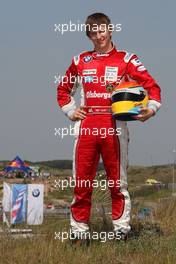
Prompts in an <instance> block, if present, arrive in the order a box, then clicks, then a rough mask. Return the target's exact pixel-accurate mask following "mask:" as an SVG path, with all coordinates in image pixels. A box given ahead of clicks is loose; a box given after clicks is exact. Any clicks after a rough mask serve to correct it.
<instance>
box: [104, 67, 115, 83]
mask: <svg viewBox="0 0 176 264" xmlns="http://www.w3.org/2000/svg"><path fill="white" fill-rule="evenodd" d="M117 76H118V67H111V66H106V68H105V80H106V81H109V82H115V81H116V80H117Z"/></svg>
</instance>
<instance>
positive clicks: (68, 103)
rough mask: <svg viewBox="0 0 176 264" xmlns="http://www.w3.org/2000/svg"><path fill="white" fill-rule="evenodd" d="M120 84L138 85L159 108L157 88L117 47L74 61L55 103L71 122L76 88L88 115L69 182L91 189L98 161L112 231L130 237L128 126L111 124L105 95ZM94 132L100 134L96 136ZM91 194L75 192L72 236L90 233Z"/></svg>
mask: <svg viewBox="0 0 176 264" xmlns="http://www.w3.org/2000/svg"><path fill="white" fill-rule="evenodd" d="M122 80H135V81H137V82H138V83H139V84H140V85H141V86H142V87H143V88H144V89H146V90H147V91H148V95H149V103H148V107H149V108H151V109H153V111H154V112H156V111H157V110H158V109H159V108H160V88H159V86H158V84H157V83H156V81H155V80H154V79H153V78H152V77H151V75H150V74H149V73H148V71H147V70H146V69H145V67H144V65H143V64H142V63H141V62H140V61H139V59H138V57H137V56H136V55H134V54H129V53H128V52H126V51H119V50H117V49H116V48H115V47H113V48H112V50H110V51H109V52H107V53H98V52H95V51H87V52H84V53H82V54H80V55H79V56H75V57H74V58H73V60H72V63H71V65H70V67H69V68H68V70H67V71H66V74H65V76H64V78H63V80H62V82H61V83H60V84H59V85H58V88H57V100H58V104H59V106H60V107H61V108H62V110H63V112H64V113H65V114H66V115H67V116H68V117H70V116H71V115H72V114H73V112H74V111H75V109H76V105H75V101H74V99H73V94H74V92H75V87H76V86H78V85H77V83H79V86H81V105H83V106H84V107H85V108H84V109H85V110H86V112H87V115H86V118H85V119H84V120H82V121H77V122H76V124H75V131H76V132H75V137H76V140H75V146H74V152H73V177H74V178H75V179H76V181H78V180H85V181H86V180H89V181H90V182H91V183H92V182H93V180H94V177H95V175H96V169H97V165H98V162H99V158H100V155H101V157H102V160H103V164H104V167H105V170H106V175H107V179H108V181H109V182H110V181H111V183H113V182H114V184H111V186H110V185H109V189H110V192H111V198H112V221H113V225H114V230H115V231H121V232H123V233H128V232H129V230H130V225H129V222H130V210H131V203H130V197H129V193H128V190H127V174H126V168H127V154H128V140H129V138H128V129H127V125H126V122H124V121H115V120H114V119H113V118H112V115H111V113H110V112H108V108H109V107H110V106H111V93H110V92H108V91H107V89H106V88H107V84H108V83H119V82H120V81H122ZM75 84H76V85H75ZM102 128H103V129H104V130H103V131H105V129H106V134H105V133H104V134H103V133H101V132H102ZM95 129H96V131H98V132H96V133H95ZM109 129H110V130H111V132H110V133H109V132H108V131H109ZM100 131H101V132H100ZM119 131H120V135H119ZM102 134H103V135H102ZM117 182H118V184H116V183H117ZM92 191H93V187H92V185H90V184H89V186H87V185H86V186H80V185H78V184H76V186H75V189H74V199H73V202H72V204H71V227H72V231H73V232H77V231H78V232H83V231H86V230H88V221H89V217H90V209H91V195H92Z"/></svg>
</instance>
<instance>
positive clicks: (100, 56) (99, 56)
mask: <svg viewBox="0 0 176 264" xmlns="http://www.w3.org/2000/svg"><path fill="white" fill-rule="evenodd" d="M114 52H116V47H115V45H114V43H113V42H112V49H110V50H109V51H108V52H97V51H93V53H92V57H93V58H95V59H103V58H104V57H109V56H110V55H112V54H114Z"/></svg>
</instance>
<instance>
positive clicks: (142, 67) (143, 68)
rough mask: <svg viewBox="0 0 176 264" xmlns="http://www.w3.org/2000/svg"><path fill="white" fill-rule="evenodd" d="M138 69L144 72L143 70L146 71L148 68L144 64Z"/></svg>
mask: <svg viewBox="0 0 176 264" xmlns="http://www.w3.org/2000/svg"><path fill="white" fill-rule="evenodd" d="M137 70H138V71H140V72H142V71H146V68H145V67H144V66H143V65H142V66H139V67H138V68H137Z"/></svg>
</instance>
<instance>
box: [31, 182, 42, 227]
mask: <svg viewBox="0 0 176 264" xmlns="http://www.w3.org/2000/svg"><path fill="white" fill-rule="evenodd" d="M43 187H44V186H43V184H28V203H27V223H28V224H29V225H41V224H42V222H43V190H44V188H43Z"/></svg>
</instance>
